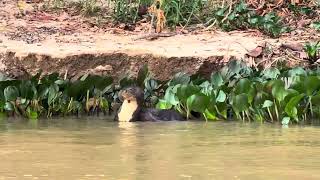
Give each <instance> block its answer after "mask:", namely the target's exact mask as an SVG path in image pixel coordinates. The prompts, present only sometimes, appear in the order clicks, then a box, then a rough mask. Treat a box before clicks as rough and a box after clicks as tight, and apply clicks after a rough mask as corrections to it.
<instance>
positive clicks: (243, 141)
mask: <svg viewBox="0 0 320 180" xmlns="http://www.w3.org/2000/svg"><path fill="white" fill-rule="evenodd" d="M319 130H320V129H319V128H318V127H297V126H296V127H289V128H283V127H281V126H278V125H270V124H242V123H237V122H210V123H204V122H159V123H120V124H119V123H116V122H110V121H106V120H101V119H100V120H97V119H95V120H93V119H81V120H79V119H78V120H76V119H53V120H47V121H39V122H32V121H30V122H27V121H23V120H10V121H9V122H8V121H5V122H1V123H0V179H55V180H56V179H67V180H69V179H108V180H109V179H111V180H112V179H115V180H120V179H121V180H134V179H137V180H144V179H146V180H150V179H152V180H158V179H159V180H169V179H170V180H171V179H173V180H175V179H197V180H198V179H246V180H247V179H252V180H259V179H320V173H319V169H320V131H319Z"/></svg>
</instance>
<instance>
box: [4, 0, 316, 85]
mask: <svg viewBox="0 0 320 180" xmlns="http://www.w3.org/2000/svg"><path fill="white" fill-rule="evenodd" d="M1 3H2V4H1ZM18 13H19V11H18V9H17V7H16V4H15V3H13V2H12V1H9V0H4V1H3V2H0V70H1V71H2V72H4V73H6V74H8V75H9V76H11V77H16V78H24V77H27V76H29V75H32V74H35V73H37V72H38V71H39V70H40V69H41V70H43V72H44V73H52V72H59V73H60V74H65V73H66V72H67V75H68V77H70V78H77V77H79V76H81V75H82V74H84V73H87V72H91V73H94V74H100V75H111V76H113V77H115V78H116V79H117V78H119V77H122V76H124V75H126V74H127V75H129V74H130V75H135V74H136V73H137V71H138V69H139V68H140V67H141V66H143V65H144V64H148V67H149V69H150V72H151V73H152V74H153V75H154V76H155V77H156V78H158V79H162V80H165V79H168V78H170V76H172V75H173V74H174V73H176V72H181V71H184V72H187V73H190V74H194V73H201V74H204V75H208V74H210V73H211V72H212V71H214V70H215V69H217V68H219V67H221V66H222V65H223V64H224V63H225V62H227V61H229V60H230V59H232V58H237V59H244V60H246V61H247V62H248V63H250V64H252V62H251V61H252V58H248V56H246V54H247V53H248V52H250V51H251V50H253V49H255V48H256V47H257V46H259V45H261V44H264V43H267V44H269V46H270V47H275V49H276V48H279V47H280V46H281V44H283V43H284V42H289V43H292V42H304V41H305V38H297V36H294V37H291V38H289V37H282V38H280V39H270V38H265V37H264V36H262V35H261V34H260V33H257V32H254V31H253V32H247V33H244V32H231V33H225V32H219V31H204V30H201V29H200V30H197V31H193V32H187V31H179V32H181V33H177V35H175V36H172V37H160V38H158V39H156V40H153V41H150V40H147V39H140V40H135V38H137V37H140V36H142V35H145V34H146V33H145V32H144V31H141V30H136V31H132V32H129V31H124V30H123V29H120V28H111V27H107V28H98V27H96V26H93V27H92V25H90V23H87V22H86V19H84V18H80V17H79V16H76V17H75V16H70V15H68V14H67V13H61V14H49V13H45V12H41V11H35V12H30V13H27V14H26V15H25V16H21V17H17V14H18ZM140 29H141V28H140ZM302 33H303V32H302ZM317 36H319V34H315V36H314V37H317ZM299 37H301V36H299ZM249 54H250V53H249ZM258 55H259V54H258Z"/></svg>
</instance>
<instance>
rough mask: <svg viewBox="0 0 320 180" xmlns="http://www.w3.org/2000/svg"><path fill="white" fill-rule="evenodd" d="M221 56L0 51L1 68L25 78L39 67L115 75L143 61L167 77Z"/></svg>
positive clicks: (217, 62)
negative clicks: (19, 53) (54, 54)
mask: <svg viewBox="0 0 320 180" xmlns="http://www.w3.org/2000/svg"><path fill="white" fill-rule="evenodd" d="M223 58H224V57H223V56H212V57H207V58H200V57H164V56H162V57H161V56H154V55H151V54H144V55H128V54H125V53H104V54H80V55H72V56H67V57H64V58H56V57H50V56H48V55H39V54H29V55H27V56H25V57H17V56H15V53H14V52H7V53H3V54H1V60H2V71H3V72H4V73H5V74H7V75H9V76H10V77H13V78H18V79H26V78H28V77H29V76H30V75H34V74H36V73H37V72H39V71H40V70H42V71H43V73H44V74H49V73H53V72H58V73H59V74H60V75H61V76H64V75H65V73H67V77H68V78H71V79H74V80H75V79H77V78H79V77H80V76H82V75H83V74H86V73H90V74H96V75H108V76H112V77H113V78H114V79H119V78H121V77H124V76H125V75H129V76H135V75H137V73H138V70H139V69H140V68H141V67H142V66H143V65H145V64H147V65H148V68H149V71H150V73H151V75H152V76H153V77H155V78H156V79H159V80H168V79H170V78H171V77H172V76H173V75H174V74H175V73H178V72H187V73H188V74H201V75H204V76H207V75H210V74H211V72H212V71H214V70H217V69H219V68H220V67H222V66H223V65H224V64H225V62H224V60H223Z"/></svg>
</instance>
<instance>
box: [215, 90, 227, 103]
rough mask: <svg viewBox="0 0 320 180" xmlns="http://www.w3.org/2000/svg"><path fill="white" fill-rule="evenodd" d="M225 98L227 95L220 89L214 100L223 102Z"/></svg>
mask: <svg viewBox="0 0 320 180" xmlns="http://www.w3.org/2000/svg"><path fill="white" fill-rule="evenodd" d="M226 99H227V95H226V93H225V92H224V91H223V90H220V91H219V93H218V95H217V98H216V102H225V101H226Z"/></svg>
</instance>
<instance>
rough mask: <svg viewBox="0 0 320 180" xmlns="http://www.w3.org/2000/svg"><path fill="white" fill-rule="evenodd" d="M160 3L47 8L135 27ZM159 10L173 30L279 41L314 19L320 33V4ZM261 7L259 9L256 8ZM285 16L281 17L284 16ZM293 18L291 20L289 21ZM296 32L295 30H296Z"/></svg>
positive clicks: (115, 0) (83, 1)
mask: <svg viewBox="0 0 320 180" xmlns="http://www.w3.org/2000/svg"><path fill="white" fill-rule="evenodd" d="M156 1H157V0H138V1H128V0H105V1H98V0H79V1H71V2H69V1H66V0H53V1H48V3H51V5H50V4H46V7H53V8H54V9H64V10H70V9H72V12H73V11H77V12H78V13H80V14H82V15H84V16H96V17H98V18H97V23H98V25H100V24H99V23H102V22H107V21H106V20H104V19H105V18H106V19H108V18H109V17H111V18H112V20H113V21H114V22H115V23H116V24H117V23H125V24H127V25H135V24H136V23H137V22H138V21H140V20H142V19H144V20H145V18H147V20H148V21H149V22H150V20H151V18H150V14H149V13H148V7H150V6H151V5H152V4H155V2H156ZM158 1H159V2H160V3H161V6H160V7H159V8H160V9H161V10H162V11H163V12H164V16H165V18H166V25H167V27H170V28H176V27H182V28H185V27H187V26H189V25H198V24H202V25H204V26H206V27H207V28H210V27H213V26H218V27H220V28H221V29H223V30H226V31H231V30H238V29H240V30H244V29H258V30H260V31H261V32H263V33H265V34H267V35H269V36H271V37H278V36H279V35H280V34H281V33H284V32H288V31H289V30H290V28H289V26H290V24H291V26H292V21H296V22H298V21H299V20H301V19H313V20H314V21H312V23H311V27H313V28H314V29H317V30H319V22H318V21H316V20H319V19H318V18H317V17H318V16H319V11H318V10H317V8H319V4H317V3H316V2H314V3H311V2H309V3H300V4H291V3H290V2H289V1H276V2H272V1H268V2H264V3H261V4H259V1H257V0H254V1H252V0H250V1H249V0H233V1H222V0H221V1H219V0H158ZM257 5H259V6H257ZM281 14H282V15H281ZM288 16H290V18H289V19H290V20H286V21H285V19H286V18H288ZM293 27H294V28H295V26H293Z"/></svg>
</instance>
